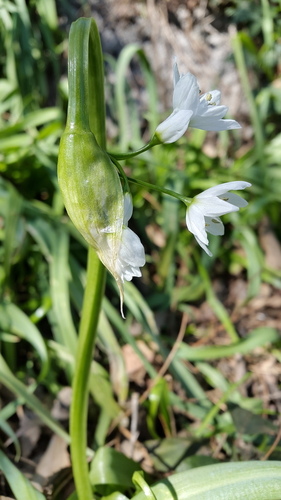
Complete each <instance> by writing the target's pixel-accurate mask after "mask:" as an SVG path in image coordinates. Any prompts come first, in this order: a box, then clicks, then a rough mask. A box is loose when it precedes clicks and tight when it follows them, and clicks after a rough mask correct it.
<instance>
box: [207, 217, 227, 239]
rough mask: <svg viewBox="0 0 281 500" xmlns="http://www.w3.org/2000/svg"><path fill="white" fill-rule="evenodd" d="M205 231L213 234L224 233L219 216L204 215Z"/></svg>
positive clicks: (220, 234)
mask: <svg viewBox="0 0 281 500" xmlns="http://www.w3.org/2000/svg"><path fill="white" fill-rule="evenodd" d="M205 223H206V231H207V232H208V233H210V234H213V235H215V236H222V235H223V234H224V225H223V223H222V221H221V220H220V219H219V217H205Z"/></svg>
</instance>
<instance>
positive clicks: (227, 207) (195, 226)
mask: <svg viewBox="0 0 281 500" xmlns="http://www.w3.org/2000/svg"><path fill="white" fill-rule="evenodd" d="M250 186H251V184H250V183H249V182H242V181H233V182H225V183H224V184H219V185H218V186H214V187H211V188H209V189H206V191H203V192H202V193H200V194H198V195H197V196H195V197H194V198H193V200H192V202H191V204H190V205H189V206H188V208H187V211H186V225H187V229H188V230H189V231H190V232H191V233H193V234H194V236H195V239H196V241H197V242H198V243H199V245H200V246H201V247H202V248H203V250H205V252H206V253H207V254H208V255H210V256H212V253H211V252H210V250H209V249H208V248H207V245H208V244H209V241H208V237H207V232H208V233H210V234H214V235H216V236H221V235H222V234H224V226H223V223H222V221H221V220H220V218H219V216H220V215H224V214H228V213H230V212H236V211H237V210H239V208H241V207H246V205H247V204H248V203H247V202H246V200H244V199H243V198H241V197H240V196H238V195H237V194H234V193H229V192H228V191H230V190H232V189H234V190H236V189H245V188H246V187H250Z"/></svg>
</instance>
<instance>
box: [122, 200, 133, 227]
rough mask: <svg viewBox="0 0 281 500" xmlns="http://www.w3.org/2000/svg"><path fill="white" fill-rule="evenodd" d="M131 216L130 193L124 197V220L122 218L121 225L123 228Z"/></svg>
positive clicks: (131, 203)
mask: <svg viewBox="0 0 281 500" xmlns="http://www.w3.org/2000/svg"><path fill="white" fill-rule="evenodd" d="M132 214H133V202H132V197H131V195H130V193H126V194H125V195H124V218H123V224H124V225H125V226H127V225H128V221H129V220H130V218H131V217H132Z"/></svg>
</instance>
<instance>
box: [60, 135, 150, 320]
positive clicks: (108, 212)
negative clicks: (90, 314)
mask: <svg viewBox="0 0 281 500" xmlns="http://www.w3.org/2000/svg"><path fill="white" fill-rule="evenodd" d="M58 179H59V185H60V188H61V192H62V195H63V199H64V204H65V207H66V210H67V212H68V215H69V217H70V219H71V220H72V222H73V224H74V225H75V227H76V228H77V229H78V231H79V232H80V233H81V234H82V236H83V237H84V238H85V240H86V241H87V242H88V243H89V244H90V245H91V246H92V247H94V248H95V250H96V252H97V254H98V256H99V258H100V260H101V261H102V263H103V264H104V265H105V267H106V268H107V269H108V270H109V271H110V272H111V274H112V275H113V276H114V278H115V279H116V282H117V285H118V288H119V291H120V296H121V312H122V315H123V310H122V305H123V283H124V280H127V281H130V280H131V279H132V278H133V276H141V272H140V270H139V266H143V265H144V263H145V258H144V249H143V246H142V244H141V242H140V240H139V238H138V237H137V235H136V234H135V233H133V231H131V230H130V229H129V228H128V227H127V223H128V219H129V218H130V217H131V215H132V202H131V198H130V195H129V194H126V195H125V197H124V194H123V190H122V185H121V182H120V179H119V175H118V173H117V170H116V168H115V166H114V165H113V163H112V162H111V160H110V158H109V156H108V155H107V154H106V152H105V151H103V150H102V149H101V148H100V147H99V145H98V144H97V142H96V139H95V137H94V135H93V134H92V133H91V132H90V131H84V130H83V129H81V131H79V132H75V133H74V132H72V131H71V130H69V129H68V130H67V131H66V132H65V133H64V134H63V136H62V138H61V143H60V150H59V160H58Z"/></svg>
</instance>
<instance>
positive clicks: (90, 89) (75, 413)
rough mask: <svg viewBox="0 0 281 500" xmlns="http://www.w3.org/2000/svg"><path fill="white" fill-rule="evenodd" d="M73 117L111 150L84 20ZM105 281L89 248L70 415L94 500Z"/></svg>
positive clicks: (93, 46)
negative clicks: (92, 418)
mask: <svg viewBox="0 0 281 500" xmlns="http://www.w3.org/2000/svg"><path fill="white" fill-rule="evenodd" d="M68 113H69V115H68V124H69V126H70V127H71V126H72V123H73V124H74V122H75V121H78V122H79V121H80V122H82V123H81V126H82V127H85V128H86V129H87V127H88V126H89V127H90V129H91V131H92V132H93V134H94V135H95V137H96V139H97V142H98V143H99V145H100V147H101V148H103V149H105V145H106V144H105V142H106V140H105V107H104V81H103V58H102V52H101V45H100V37H99V33H98V30H97V26H96V23H95V21H94V19H86V18H80V19H78V21H76V22H75V23H73V24H72V26H71V30H70V35H69V107H68ZM85 113H86V114H85ZM104 282H105V268H104V266H103V264H102V263H101V261H100V260H99V258H98V257H97V254H96V252H95V251H94V249H93V248H89V253H88V264H87V283H86V289H85V294H84V300H83V308H82V315H81V322H80V328H79V338H78V348H77V359H76V365H75V373H74V379H73V394H72V403H71V413H70V436H71V459H72V468H73V476H74V481H75V486H76V492H77V496H78V498H79V500H92V498H93V493H92V488H91V483H90V480H89V471H88V463H87V459H86V447H87V413H88V384H89V374H90V369H91V362H92V357H93V350H94V345H95V339H96V330H97V324H98V319H99V312H100V307H101V301H102V297H103V292H104Z"/></svg>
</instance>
